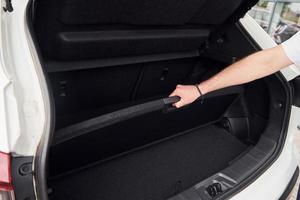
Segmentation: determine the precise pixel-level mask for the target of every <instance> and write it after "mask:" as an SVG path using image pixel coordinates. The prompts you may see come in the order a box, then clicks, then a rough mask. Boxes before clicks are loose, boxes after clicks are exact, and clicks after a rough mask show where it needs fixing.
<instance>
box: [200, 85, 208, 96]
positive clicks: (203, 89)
mask: <svg viewBox="0 0 300 200" xmlns="http://www.w3.org/2000/svg"><path fill="white" fill-rule="evenodd" d="M197 87H198V88H199V90H200V91H201V94H202V95H205V94H206V93H208V91H207V89H206V87H205V85H204V84H203V83H199V84H197Z"/></svg>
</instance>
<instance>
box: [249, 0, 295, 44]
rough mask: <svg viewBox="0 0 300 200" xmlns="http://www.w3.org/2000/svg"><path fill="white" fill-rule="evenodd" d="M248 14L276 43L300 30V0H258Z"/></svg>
mask: <svg viewBox="0 0 300 200" xmlns="http://www.w3.org/2000/svg"><path fill="white" fill-rule="evenodd" d="M248 14H249V15H250V16H252V17H253V18H254V19H255V20H256V21H257V23H258V24H259V25H260V26H261V27H262V28H263V29H264V30H265V31H266V32H267V33H268V34H270V36H272V38H273V39H274V41H275V42H276V43H277V44H280V43H282V42H284V41H286V40H287V39H289V38H290V37H292V36H293V35H294V34H295V33H297V32H298V31H300V0H280V1H278V0H268V1H266V0H260V1H259V2H258V3H257V4H256V5H255V6H254V7H253V8H252V9H251V10H250V11H249V12H248Z"/></svg>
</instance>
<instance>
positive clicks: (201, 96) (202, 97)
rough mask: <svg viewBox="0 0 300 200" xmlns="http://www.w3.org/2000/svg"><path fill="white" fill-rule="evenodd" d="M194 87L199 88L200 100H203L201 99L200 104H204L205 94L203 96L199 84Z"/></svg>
mask: <svg viewBox="0 0 300 200" xmlns="http://www.w3.org/2000/svg"><path fill="white" fill-rule="evenodd" d="M194 86H195V87H196V88H197V90H198V92H199V94H200V97H199V98H201V99H200V103H201V104H203V102H204V96H203V94H202V92H201V90H200V88H199V86H198V85H197V84H196V85H194Z"/></svg>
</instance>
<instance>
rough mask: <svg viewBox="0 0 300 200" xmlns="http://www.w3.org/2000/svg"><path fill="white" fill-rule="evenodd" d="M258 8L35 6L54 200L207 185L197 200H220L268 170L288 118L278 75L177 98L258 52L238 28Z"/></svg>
mask: <svg viewBox="0 0 300 200" xmlns="http://www.w3.org/2000/svg"><path fill="white" fill-rule="evenodd" d="M253 3H254V2H250V1H241V0H232V1H228V2H227V1H223V0H222V1H221V0H220V1H217V0H216V1H201V0H200V1H199V0H197V1H195V0H186V1H177V0H168V1H160V0H154V1H151V2H150V1H146V0H131V1H128V2H127V1H121V0H113V1H111V0H109V1H106V0H101V1H96V0H91V1H83V0H76V1H70V0H60V1H58V0H57V1H43V0H38V1H36V2H35V4H34V6H33V8H34V12H33V15H32V16H31V17H32V18H31V19H32V20H33V25H34V26H33V27H34V33H35V35H36V44H37V45H38V46H39V48H40V50H41V59H42V60H43V63H42V64H43V67H44V69H45V72H47V75H48V78H49V85H50V87H51V89H52V93H53V99H54V102H55V118H56V123H55V132H54V134H53V137H52V143H51V146H50V151H49V156H48V158H49V162H48V173H47V174H48V188H49V197H50V199H58V200H68V199H70V200H71V199H72V200H76V199H78V200H82V199H86V200H91V199H101V200H116V199H122V200H140V199H145V200H146V199H147V200H150V199H151V200H162V199H168V198H171V197H172V196H174V195H175V197H174V199H176V198H179V197H177V196H176V194H179V193H181V192H183V191H185V190H187V189H189V188H191V187H192V186H194V185H195V184H197V183H200V182H201V184H200V185H198V186H199V187H194V189H195V190H196V188H197V189H198V188H202V189H201V192H198V194H197V195H198V197H199V198H201V199H212V198H214V197H216V196H220V195H223V194H225V192H227V191H229V190H230V189H232V188H234V187H235V186H236V185H237V184H238V183H239V182H240V181H241V180H242V178H245V177H246V175H249V174H250V172H251V170H255V169H257V168H258V167H259V164H262V163H263V162H264V161H266V160H267V158H268V156H270V155H271V154H272V151H273V150H274V149H275V147H276V144H277V142H278V138H280V131H281V127H282V121H283V120H282V119H283V117H284V113H285V110H284V109H282V108H283V107H284V106H283V107H282V106H277V105H278V103H276V102H280V103H281V104H282V105H283V104H285V103H286V98H287V96H286V93H285V88H284V83H283V82H282V80H281V79H280V78H279V77H278V76H275V75H274V76H270V77H268V78H265V79H262V80H258V81H255V82H253V83H251V84H247V85H240V86H234V87H230V88H226V89H222V90H219V91H215V92H212V93H209V94H207V95H206V96H205V97H204V102H201V101H196V102H195V103H193V104H191V105H189V106H186V107H184V108H181V109H174V108H173V107H172V103H174V102H176V101H178V99H176V97H173V98H168V95H169V94H170V92H172V90H173V89H174V88H175V87H176V85H177V84H195V83H198V82H200V81H203V80H206V79H207V78H209V77H211V76H212V75H214V74H216V73H217V72H218V71H220V70H222V69H223V68H224V67H226V66H227V65H229V64H231V63H232V62H235V61H236V60H237V59H239V58H241V57H243V56H246V55H247V54H249V53H251V52H254V51H255V50H256V49H257V48H256V45H255V43H253V42H252V41H251V39H249V38H248V37H247V36H246V35H245V34H244V33H243V29H242V28H241V27H240V25H239V24H238V23H235V22H236V21H237V19H238V18H239V17H240V16H242V14H244V13H245V11H246V10H247V8H248V7H249V6H250V5H252V4H253ZM217 5H218V6H217ZM213 9H217V10H213ZM212 11H214V12H213V13H211V12H212ZM275 104H276V106H275ZM248 166H249V167H248ZM233 167H235V168H233ZM229 169H230V170H229ZM224 170H225V171H224ZM226 170H227V171H226ZM218 172H220V173H218ZM221 172H222V173H221ZM225 172H226V173H225ZM188 195H191V193H186V195H185V198H186V199H193V198H192V197H190V198H188V197H187V196H188ZM193 195H196V194H193ZM195 197H196V196H195ZM194 199H196V198H194Z"/></svg>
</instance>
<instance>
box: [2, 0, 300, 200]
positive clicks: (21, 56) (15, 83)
mask: <svg viewBox="0 0 300 200" xmlns="http://www.w3.org/2000/svg"><path fill="white" fill-rule="evenodd" d="M28 2H29V0H15V1H13V7H14V11H13V12H4V11H3V10H2V9H1V21H0V152H4V153H14V154H16V155H22V156H35V154H36V151H37V148H38V145H39V143H40V141H41V139H42V137H44V136H45V135H47V134H49V132H50V102H49V94H48V90H47V85H46V80H45V77H44V75H43V71H42V67H41V64H40V62H39V59H38V55H37V52H36V49H35V47H34V44H33V41H32V39H31V36H30V34H29V29H28V24H27V21H26V7H27V4H28ZM1 4H3V1H1ZM1 7H3V5H1ZM240 23H241V24H242V26H243V27H244V28H245V30H246V31H247V32H248V33H249V34H250V36H251V37H252V38H253V39H254V40H255V41H256V42H257V44H258V45H260V47H261V48H262V49H265V48H270V47H272V46H274V45H276V44H275V42H274V41H273V40H272V39H271V38H270V36H269V35H267V33H265V32H264V30H263V29H262V28H261V27H260V26H259V25H258V24H257V23H256V22H255V21H254V20H253V19H252V18H251V17H250V16H248V15H246V16H245V17H244V18H243V19H241V21H240ZM282 73H283V75H284V77H285V78H286V79H287V80H291V79H293V78H294V77H296V76H298V75H299V74H300V72H299V70H298V69H297V68H296V67H295V66H290V67H288V68H286V69H284V70H282ZM299 119H300V108H297V107H292V112H291V115H290V120H289V126H288V134H287V138H286V141H285V144H284V148H283V150H282V152H281V154H280V156H279V157H278V158H277V160H276V161H275V162H274V163H273V164H272V165H271V166H270V167H269V168H268V169H267V170H266V171H265V172H264V173H263V174H262V175H261V176H260V177H259V178H258V179H257V180H256V181H254V182H253V183H251V184H250V185H249V186H247V187H246V188H245V189H244V190H243V191H241V192H239V193H238V194H236V195H235V196H234V197H232V199H234V200H253V199H257V200H259V199H264V200H265V199H268V200H272V199H274V200H275V199H278V198H279V197H280V196H281V195H282V193H283V191H284V190H285V189H286V187H287V185H288V184H289V181H290V180H291V178H292V176H293V173H294V171H295V169H296V167H297V165H298V151H297V149H296V148H295V145H294V143H293V138H294V135H295V134H299V133H300V131H299V129H297V126H299ZM82 148H84V147H82ZM0 199H1V198H0Z"/></svg>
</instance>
